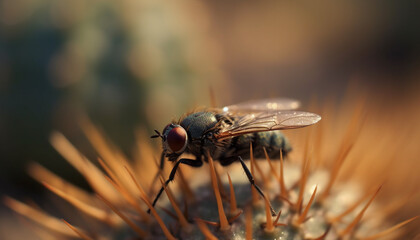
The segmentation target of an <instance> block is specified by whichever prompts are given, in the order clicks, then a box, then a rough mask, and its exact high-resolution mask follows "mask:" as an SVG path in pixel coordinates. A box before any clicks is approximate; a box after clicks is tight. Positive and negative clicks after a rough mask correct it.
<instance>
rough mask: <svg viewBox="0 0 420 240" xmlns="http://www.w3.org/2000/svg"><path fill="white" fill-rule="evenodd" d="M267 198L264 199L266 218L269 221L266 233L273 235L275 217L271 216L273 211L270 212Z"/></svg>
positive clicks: (265, 229)
mask: <svg viewBox="0 0 420 240" xmlns="http://www.w3.org/2000/svg"><path fill="white" fill-rule="evenodd" d="M267 198H268V195H267ZM267 198H266V199H264V201H265V217H266V219H267V221H266V225H265V228H264V231H266V232H269V233H271V232H273V230H274V224H273V217H272V216H271V211H270V203H269V202H268V200H267Z"/></svg>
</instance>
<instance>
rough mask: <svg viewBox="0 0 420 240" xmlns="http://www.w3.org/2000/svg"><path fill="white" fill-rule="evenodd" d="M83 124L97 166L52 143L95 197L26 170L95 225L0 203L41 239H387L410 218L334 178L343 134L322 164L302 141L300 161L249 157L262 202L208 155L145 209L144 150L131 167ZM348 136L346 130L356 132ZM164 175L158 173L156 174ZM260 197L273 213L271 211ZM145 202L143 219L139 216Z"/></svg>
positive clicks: (147, 165) (240, 177)
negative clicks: (34, 227) (32, 224)
mask: <svg viewBox="0 0 420 240" xmlns="http://www.w3.org/2000/svg"><path fill="white" fill-rule="evenodd" d="M350 125H351V126H354V124H350ZM84 126H85V127H84V129H85V132H86V133H87V136H88V138H89V139H90V140H91V141H92V144H93V146H94V147H95V148H96V150H97V151H98V153H99V155H100V156H101V157H100V158H99V161H98V163H99V165H100V166H101V168H102V170H101V169H100V168H98V167H97V166H95V165H94V164H93V163H91V162H89V161H87V160H86V158H85V157H84V156H83V155H81V154H80V153H79V152H78V151H77V149H75V148H74V147H73V146H72V144H71V143H70V142H69V141H68V140H67V139H66V138H65V137H64V136H63V135H62V134H59V133H54V134H53V135H52V138H51V142H52V144H53V146H54V147H55V148H56V149H57V151H58V152H59V153H60V154H62V155H63V157H64V158H66V159H67V160H68V161H69V162H70V163H71V164H72V165H73V166H74V167H75V168H76V169H77V170H78V171H79V172H80V173H81V174H82V175H83V176H84V177H85V178H86V180H87V182H88V183H89V184H90V185H91V187H92V189H93V190H94V192H95V193H94V194H90V193H87V192H85V191H83V190H81V189H79V188H77V187H75V186H73V185H71V184H69V183H68V182H66V181H64V180H63V179H61V178H60V177H58V176H56V175H54V174H53V173H51V172H49V171H48V170H46V169H45V168H43V167H41V166H40V165H38V164H34V165H32V166H31V168H30V174H31V175H32V176H33V177H34V178H35V179H37V180H38V181H40V182H42V183H43V184H44V185H45V186H46V187H47V188H48V189H49V190H51V191H52V192H53V193H55V194H57V195H58V196H60V197H61V198H63V199H65V200H66V201H68V202H69V203H71V204H72V205H74V206H75V207H76V208H77V209H79V211H80V213H83V215H88V216H90V218H93V219H94V220H92V222H95V223H97V222H98V221H99V222H100V223H101V224H100V225H101V226H100V227H97V226H96V224H92V225H90V224H88V225H81V224H80V223H78V221H79V220H80V219H79V220H78V218H81V215H82V214H74V213H73V214H71V215H72V216H71V217H68V218H66V220H62V221H60V220H58V219H57V218H56V217H53V216H51V215H48V214H47V213H45V212H43V211H41V210H39V209H38V208H35V207H32V206H30V205H27V204H24V203H22V202H20V201H17V200H14V199H12V198H9V197H7V198H6V199H5V203H6V204H7V205H8V206H9V207H11V208H12V209H14V210H15V211H16V212H18V213H21V214H23V215H25V216H27V217H29V218H31V219H32V220H34V221H36V222H38V223H40V224H41V225H43V226H44V227H45V228H47V229H48V230H49V231H48V232H47V233H45V232H43V234H44V235H45V234H49V235H51V234H57V232H58V233H59V234H60V237H61V238H63V236H67V237H80V238H82V239H165V238H167V239H175V238H178V239H217V238H218V239H382V238H384V237H387V238H393V237H395V236H396V234H398V231H394V230H395V229H397V228H400V227H401V226H402V225H405V224H407V223H409V222H410V221H413V220H414V219H416V218H417V217H414V218H411V219H409V220H406V221H404V222H401V223H399V224H396V225H394V226H393V224H394V222H392V221H390V219H388V218H387V217H386V215H387V214H386V211H385V209H386V208H385V207H384V206H383V205H381V203H380V202H377V201H374V199H375V197H376V196H377V194H378V192H379V191H380V190H381V188H382V187H381V185H379V186H376V187H375V188H373V189H372V190H370V191H363V187H361V186H360V185H358V184H357V183H356V182H346V183H345V182H340V181H338V180H337V176H338V172H339V170H340V168H341V166H342V164H343V162H344V160H345V159H346V158H347V156H348V153H349V152H350V150H351V148H352V146H353V145H352V142H351V141H349V140H348V139H346V140H345V141H343V143H342V146H341V148H340V151H338V155H337V156H338V157H337V158H336V159H335V161H334V162H333V164H332V167H330V168H329V169H328V168H323V167H321V166H320V165H319V164H316V162H314V159H315V157H314V156H312V155H310V154H309V152H310V151H309V147H308V145H309V144H308V143H309V140H308V141H307V144H306V147H305V149H306V150H303V156H304V157H303V161H302V162H301V163H297V162H296V161H290V160H287V161H286V160H284V159H282V158H280V159H269V158H268V157H267V158H266V159H265V160H264V159H258V160H254V159H253V158H251V161H249V162H248V164H249V165H250V169H251V171H252V172H253V175H254V176H255V177H256V181H257V182H258V184H260V185H261V186H262V187H263V189H264V191H265V193H266V195H267V196H268V199H267V200H264V199H261V198H260V197H259V195H258V194H256V193H255V189H254V188H252V187H251V185H250V184H249V182H248V180H247V178H246V176H245V174H243V170H242V168H240V167H239V166H237V165H235V164H233V166H231V167H229V168H227V169H225V168H221V167H219V166H218V164H217V161H213V160H212V159H210V161H209V164H208V167H204V168H201V169H198V170H196V169H194V170H193V171H191V172H188V170H189V169H188V168H181V171H180V174H179V175H178V176H177V178H176V179H175V183H173V184H170V185H169V186H168V187H167V188H166V189H165V192H166V194H167V198H162V199H160V201H159V203H158V204H157V207H156V208H153V207H152V206H151V202H150V197H151V196H152V195H153V190H154V185H155V184H154V182H153V181H152V177H151V171H150V170H151V169H155V166H153V161H152V160H151V158H153V155H155V154H153V150H152V148H150V147H148V144H147V143H146V142H141V144H140V146H141V151H139V153H140V155H139V156H138V158H139V160H138V161H135V162H134V163H130V162H129V161H127V160H126V159H125V158H124V156H123V154H121V153H120V152H118V151H116V150H111V149H115V147H113V146H112V145H109V144H108V143H107V142H106V141H104V140H103V138H102V137H101V135H100V133H99V131H98V130H96V129H95V128H94V127H93V126H92V125H91V124H89V123H87V122H85V125H84ZM348 132H354V128H353V127H351V128H350V129H349V131H348ZM347 137H348V136H347ZM251 150H252V146H251ZM251 156H252V154H251ZM162 176H166V173H165V172H162ZM161 180H162V181H163V179H161ZM145 187H147V190H146V188H145ZM155 187H156V186H155ZM268 201H270V202H271V203H272V205H273V207H274V208H275V210H276V211H277V216H274V217H273V216H271V213H270V209H269V207H268ZM148 208H150V209H151V215H148V214H147V213H146V210H147V209H148ZM375 209H382V210H383V211H378V210H375ZM368 210H372V211H371V212H369V211H368ZM93 226H95V227H93ZM38 232H39V231H38Z"/></svg>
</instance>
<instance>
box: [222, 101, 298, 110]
mask: <svg viewBox="0 0 420 240" xmlns="http://www.w3.org/2000/svg"><path fill="white" fill-rule="evenodd" d="M299 105H300V103H299V101H297V100H294V99H289V98H274V99H259V100H251V101H247V102H242V103H239V104H234V105H230V106H226V107H223V109H222V110H223V112H225V113H233V112H236V113H239V112H241V113H247V112H249V113H250V112H256V111H257V112H261V111H280V110H293V109H297V108H298V107H299Z"/></svg>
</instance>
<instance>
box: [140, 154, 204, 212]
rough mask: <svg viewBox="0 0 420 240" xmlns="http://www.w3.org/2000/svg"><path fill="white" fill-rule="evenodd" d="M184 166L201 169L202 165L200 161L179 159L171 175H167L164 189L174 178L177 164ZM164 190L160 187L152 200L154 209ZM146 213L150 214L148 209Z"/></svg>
mask: <svg viewBox="0 0 420 240" xmlns="http://www.w3.org/2000/svg"><path fill="white" fill-rule="evenodd" d="M181 163H182V164H186V165H188V166H191V167H201V166H202V165H203V162H202V161H201V160H198V159H196V160H193V159H187V158H181V159H180V160H179V161H178V162H176V163H175V166H174V167H173V168H172V171H171V174H169V178H168V180H166V181H165V187H166V186H168V184H169V183H170V182H172V181H173V180H174V178H175V174H176V170H178V167H179V164H181ZM163 190H164V186H162V187H161V188H160V190H159V192H158V194H157V195H156V197H155V200H153V204H152V206H153V207H154V206H155V205H156V202H157V201H158V199H159V197H160V195H162V192H163ZM147 213H150V209H149V210H147Z"/></svg>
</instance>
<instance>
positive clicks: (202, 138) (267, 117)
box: [149, 98, 321, 215]
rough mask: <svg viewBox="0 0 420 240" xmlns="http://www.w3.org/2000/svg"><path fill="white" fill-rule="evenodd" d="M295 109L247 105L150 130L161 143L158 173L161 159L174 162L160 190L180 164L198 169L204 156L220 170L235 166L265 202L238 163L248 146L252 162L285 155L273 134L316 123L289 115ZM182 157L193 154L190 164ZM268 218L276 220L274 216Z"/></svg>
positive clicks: (278, 102) (271, 103)
mask: <svg viewBox="0 0 420 240" xmlns="http://www.w3.org/2000/svg"><path fill="white" fill-rule="evenodd" d="M298 107H299V102H298V101H296V100H293V99H285V98H278V99H262V100H254V101H247V102H243V103H239V104H235V105H230V106H225V107H223V108H220V109H208V110H204V111H198V112H193V113H191V114H187V115H185V116H184V117H182V118H181V119H179V120H178V121H173V122H172V123H170V124H168V125H167V126H166V127H165V128H164V129H163V131H162V133H160V132H159V131H157V130H155V132H156V135H153V136H152V138H156V137H160V138H161V139H162V148H163V150H162V155H161V162H160V168H161V169H163V165H164V163H165V157H167V158H168V160H169V161H171V162H176V163H175V165H174V167H173V168H172V171H171V173H170V175H169V178H168V180H166V182H165V185H168V184H169V183H170V182H171V181H172V180H173V179H174V177H175V173H176V171H177V169H178V166H179V165H180V164H186V165H189V166H191V167H201V166H202V165H203V162H207V161H208V155H207V154H209V155H210V156H211V157H212V158H213V159H215V160H217V161H219V163H220V164H221V165H222V166H227V165H230V164H231V163H233V162H237V161H238V162H240V163H241V165H242V167H243V169H244V171H245V173H246V175H247V177H248V180H249V181H250V183H251V185H253V186H254V187H255V188H256V189H257V191H258V193H259V194H260V195H261V196H262V197H263V198H265V195H264V193H263V192H262V190H261V189H260V188H259V187H258V185H256V184H255V182H254V178H253V176H252V174H251V172H250V171H249V170H248V167H247V166H246V164H245V163H244V161H243V159H248V158H249V152H250V148H249V146H250V144H252V146H253V153H254V156H255V157H257V158H259V157H263V156H264V148H265V149H266V151H267V153H268V155H269V156H270V157H273V158H274V157H279V155H280V151H281V152H282V154H283V155H287V153H288V152H290V151H291V146H290V144H289V142H288V140H287V138H286V137H285V136H284V135H283V134H282V133H281V132H280V131H277V130H286V129H294V128H301V127H306V126H309V125H312V124H315V123H317V122H318V121H319V120H321V117H320V116H319V115H317V114H314V113H309V112H302V111H296V110H294V109H297V108H298ZM183 153H189V154H192V155H193V156H194V158H195V159H188V158H182V157H181V155H182V154H183ZM180 157H181V158H180ZM179 158H180V159H179ZM163 190H164V188H163V187H162V188H161V189H160V191H159V192H158V194H157V195H156V198H155V199H154V201H153V206H154V205H155V204H156V202H157V200H158V199H159V197H160V195H161V194H162V192H163ZM271 210H272V209H271ZM149 211H150V209H149ZM272 213H273V215H275V213H274V211H273V210H272Z"/></svg>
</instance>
